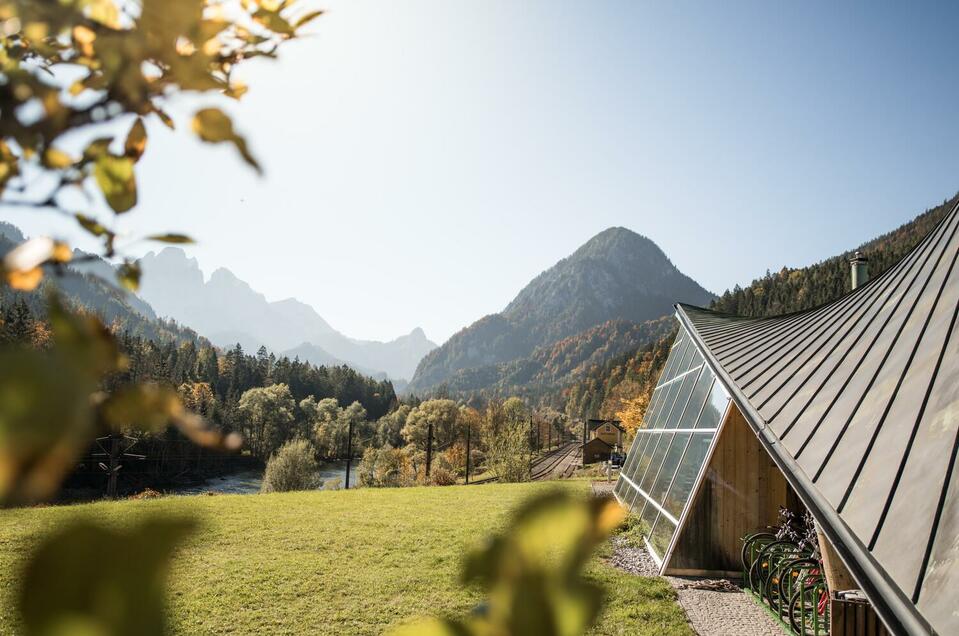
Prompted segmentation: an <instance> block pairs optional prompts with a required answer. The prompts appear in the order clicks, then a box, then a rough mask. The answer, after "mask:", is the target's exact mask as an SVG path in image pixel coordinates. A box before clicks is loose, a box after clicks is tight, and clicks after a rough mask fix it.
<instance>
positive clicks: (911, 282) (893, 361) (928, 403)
mask: <svg viewBox="0 0 959 636" xmlns="http://www.w3.org/2000/svg"><path fill="white" fill-rule="evenodd" d="M957 208H959V206H957V207H954V208H953V209H952V211H951V212H950V213H949V214H947V215H946V216H945V217H944V218H943V220H942V221H941V222H940V223H939V225H937V226H936V228H935V229H934V230H933V231H932V232H931V233H930V234H929V235H928V236H927V237H926V238H925V239H923V240H922V241H921V242H920V243H919V244H918V245H917V246H916V247H915V248H914V249H913V250H912V251H911V252H910V253H909V254H907V255H906V256H905V257H904V258H903V259H902V260H901V261H899V263H897V264H896V265H894V266H893V267H891V268H890V269H889V270H887V271H886V272H885V273H883V274H882V275H881V276H879V277H878V278H876V279H874V280H872V281H870V282H869V283H868V284H866V285H864V286H862V287H860V288H858V289H856V290H854V291H853V292H851V293H849V294H846V295H845V296H843V297H842V298H839V299H838V300H836V301H834V302H832V303H829V304H827V305H824V306H822V307H818V308H816V309H811V310H808V311H803V312H799V313H795V314H790V315H785V316H779V317H775V318H762V319H746V318H740V317H735V316H729V315H724V314H718V313H715V312H711V311H708V310H705V309H701V308H697V307H692V306H688V305H677V310H678V316H679V318H680V320H681V321H682V322H683V323H684V324H685V325H686V326H687V328H688V329H689V330H690V331H691V333H692V335H693V337H694V339H695V340H696V341H697V342H698V344H699V346H700V348H701V349H702V350H703V351H704V353H705V355H706V358H707V361H708V362H709V363H710V365H711V366H713V367H714V370H715V372H716V373H717V376H719V377H720V379H721V380H722V381H723V382H724V383H725V384H726V385H727V389H729V391H730V393H731V394H733V396H734V399H736V401H737V403H738V404H739V406H740V408H741V410H742V411H743V413H744V414H745V415H746V416H747V418H748V419H749V420H750V422H751V424H752V425H753V427H754V428H755V429H756V431H757V432H758V433H759V434H760V435H759V437H760V439H761V440H763V442H764V443H765V444H766V446H767V449H769V450H770V452H771V454H773V455H774V458H775V459H777V461H778V462H779V464H780V466H781V467H782V468H783V469H784V471H785V472H786V473H787V477H790V478H791V481H792V482H793V485H794V487H796V489H797V491H799V493H800V495H801V496H803V499H804V500H805V501H806V503H807V505H810V507H811V508H812V509H813V513H814V514H816V516H817V518H818V519H819V521H820V523H821V524H822V525H824V526H825V527H824V530H826V532H827V534H828V535H830V538H831V539H832V540H833V543H835V544H837V545H836V547H837V549H839V551H840V553H841V554H842V555H843V559H844V560H845V561H846V563H847V565H848V566H849V567H850V569H851V570H852V571H853V574H854V575H856V578H857V580H858V581H859V582H860V584H861V585H863V589H864V590H865V591H866V592H867V594H869V596H870V598H871V600H872V601H873V603H874V604H875V605H876V606H877V609H878V610H879V611H880V614H882V615H883V618H884V619H886V621H887V623H889V624H890V626H891V627H894V628H898V630H902V631H909V632H914V631H920V632H922V631H928V629H929V628H930V627H931V628H932V629H934V630H935V631H937V632H938V633H940V634H957V633H959V610H957V599H959V597H957V593H956V590H957V589H959V483H957V477H956V471H955V464H956V452H957V448H959V436H957V433H959V355H957V354H959V335H957V334H956V333H955V332H956V318H957V315H959V268H957V266H956V265H957V263H956V261H957V258H959V231H957V230H959V214H957ZM817 513H818V514H817Z"/></svg>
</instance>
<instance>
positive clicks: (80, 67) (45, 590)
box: [0, 0, 321, 634]
mask: <svg viewBox="0 0 959 636" xmlns="http://www.w3.org/2000/svg"><path fill="white" fill-rule="evenodd" d="M320 14H321V12H320V11H314V10H310V9H309V8H306V7H304V6H303V5H302V4H300V3H297V2H296V1H295V0H0V207H2V206H16V207H20V208H27V209H34V210H37V211H41V210H42V211H52V212H55V213H59V214H61V215H63V218H64V219H65V221H66V222H68V223H71V224H72V223H76V224H78V225H79V227H80V228H81V229H82V230H83V231H85V232H87V233H89V234H90V235H92V236H93V237H95V238H96V239H97V240H98V241H99V243H100V245H101V251H102V255H103V256H104V257H106V258H109V259H114V258H117V257H119V256H121V255H120V254H118V247H117V232H116V231H115V230H114V229H113V223H112V220H114V219H115V217H116V216H117V215H121V214H126V213H128V212H129V211H130V210H132V209H133V208H134V207H135V206H136V204H137V201H138V194H137V181H136V165H137V162H138V161H139V160H140V159H141V158H142V157H143V156H144V153H145V152H146V150H147V136H148V135H147V126H146V124H145V121H146V120H147V119H148V118H155V119H157V120H159V121H160V122H162V123H163V124H164V125H166V126H167V127H169V128H171V129H172V128H174V121H173V118H172V117H171V116H170V115H169V114H168V113H167V112H166V110H165V107H166V105H167V104H168V102H169V101H170V100H171V99H173V98H175V97H176V96H178V95H184V94H192V95H198V96H217V95H223V96H226V97H229V98H232V99H240V97H242V96H243V94H244V93H246V91H247V87H246V86H245V85H244V84H243V83H242V82H241V81H239V80H238V79H236V77H235V71H236V69H237V68H238V67H239V66H240V65H241V64H242V63H243V62H245V61H247V60H250V59H254V58H258V57H266V58H272V57H275V56H276V52H277V49H278V47H279V46H280V45H281V44H282V43H284V42H286V41H288V40H291V39H293V38H296V37H298V36H299V35H300V29H301V28H302V27H303V26H304V25H306V24H307V23H309V22H310V21H311V20H313V19H314V18H316V17H317V16H319V15H320ZM191 128H192V131H193V133H194V134H195V135H196V136H197V137H198V138H199V139H201V140H202V141H204V142H207V143H214V144H216V143H227V144H231V145H232V146H234V147H235V149H236V150H237V152H238V153H239V155H240V157H241V158H242V159H243V160H244V161H245V162H246V163H247V164H249V165H250V166H251V167H252V168H253V169H255V170H256V171H257V172H260V170H261V169H260V165H259V163H258V162H257V160H256V159H255V158H254V157H253V155H252V153H251V152H250V150H249V149H248V147H247V143H246V140H245V139H244V138H243V137H242V136H241V135H240V134H239V133H237V132H236V131H235V129H234V126H233V122H232V121H231V119H230V118H229V116H228V115H226V113H224V112H223V111H222V110H220V109H219V108H216V107H204V108H202V109H200V110H198V111H197V112H196V113H195V114H194V116H193V119H192V125H191ZM77 202H80V203H79V205H78V203H77ZM106 217H109V219H110V220H109V221H108V220H105V219H106ZM144 238H147V239H150V240H155V241H161V242H166V243H189V242H191V239H190V238H189V237H188V236H186V235H183V234H176V233H169V234H160V235H154V236H149V237H144ZM73 257H74V253H73V252H72V250H71V249H70V246H69V245H66V244H65V243H62V242H59V241H55V240H52V239H50V238H46V237H37V238H32V239H30V240H27V241H25V242H24V243H22V244H21V245H18V246H16V247H15V248H14V249H12V250H11V251H10V252H8V253H7V254H6V255H5V256H4V257H3V259H2V261H0V284H6V285H9V286H10V287H12V288H14V289H17V290H21V291H32V290H35V289H36V288H37V286H38V285H39V284H40V283H41V281H42V280H43V278H44V276H45V275H46V274H47V273H50V272H54V273H56V272H59V271H62V269H63V267H64V266H65V264H66V263H68V262H70V261H71V259H72V258H73ZM117 276H118V278H119V281H120V283H121V284H122V285H123V286H125V287H126V288H127V289H130V290H135V289H137V287H138V286H139V279H140V269H139V265H138V264H137V263H136V261H134V260H132V259H130V258H125V259H123V262H122V263H121V265H120V266H119V267H118V268H117ZM47 313H48V316H47V318H48V321H49V324H50V326H51V331H52V341H53V346H51V347H48V348H46V349H45V350H38V349H33V348H29V347H8V348H6V349H4V350H0V505H2V506H8V505H16V504H23V503H29V502H33V501H36V500H42V499H45V498H48V497H50V496H52V495H53V494H54V493H55V492H56V491H57V490H58V488H59V486H60V484H61V482H62V480H63V478H64V477H65V476H66V474H67V473H68V472H69V471H70V470H71V469H72V468H73V467H74V466H75V464H76V460H77V457H78V455H79V453H81V452H82V451H83V449H84V448H85V447H86V446H87V445H88V444H89V443H90V442H91V441H92V438H93V437H95V436H96V434H98V433H100V432H102V431H104V430H113V431H118V430H125V429H128V428H136V429H138V430H158V429H162V428H164V427H166V426H167V425H169V424H173V425H175V426H177V427H178V428H179V429H180V430H181V431H183V432H184V433H185V434H186V435H187V436H188V437H190V438H191V439H192V440H194V441H195V442H196V443H199V444H203V445H205V446H213V447H220V448H224V449H236V448H238V447H239V445H240V439H239V438H238V437H236V436H235V435H234V436H230V435H228V436H223V435H221V434H220V433H219V432H217V431H216V430H214V429H212V428H209V427H207V426H206V424H205V423H204V422H203V420H202V419H201V418H200V417H198V416H197V415H195V414H193V413H190V412H188V411H187V410H186V409H185V408H184V407H183V405H182V403H181V402H180V400H179V398H178V397H177V394H176V392H175V391H174V390H173V388H172V387H163V386H159V385H155V384H146V383H139V384H137V383H134V384H129V385H127V386H124V387H122V388H120V389H118V390H116V391H114V392H113V393H111V394H107V393H105V392H103V391H102V386H103V381H104V379H105V378H106V377H107V376H108V375H109V374H112V373H115V372H117V371H119V370H121V369H123V368H124V366H125V365H126V364H127V361H126V359H125V358H124V356H123V355H122V354H121V353H120V351H119V348H118V346H117V342H116V340H115V338H114V336H113V334H112V333H110V331H109V330H108V329H107V328H106V327H105V326H104V325H103V323H102V322H101V321H100V320H99V318H97V317H96V316H93V315H90V314H87V313H84V312H82V311H77V310H74V309H72V308H70V307H68V306H67V305H66V304H65V303H64V302H63V301H62V300H60V299H59V298H58V297H57V295H56V294H52V295H51V296H50V298H49V300H48V311H47ZM192 525H193V524H192V522H190V521H188V520H179V521H176V520H169V519H153V520H150V521H147V522H144V523H143V524H141V525H140V526H138V527H135V528H128V529H127V530H125V531H123V532H113V531H108V530H106V529H103V528H99V527H97V526H96V525H93V524H91V523H89V522H75V523H73V524H71V525H69V526H67V527H63V528H60V529H59V530H58V532H57V533H56V534H55V535H53V536H50V537H48V538H47V539H46V540H45V541H44V542H43V543H42V544H41V545H40V546H39V547H37V549H36V550H35V552H34V553H33V556H32V558H31V559H30V562H29V563H28V565H27V568H26V571H25V572H24V576H23V587H22V590H21V600H20V612H21V616H22V618H23V621H24V627H25V630H26V633H28V634H75V633H87V634H93V633H96V634H128V633H142V634H156V633H162V632H163V625H164V623H163V616H162V605H163V594H162V593H163V576H164V572H165V569H166V567H167V564H168V560H169V556H170V554H171V552H172V549H173V547H174V546H175V545H176V544H177V543H178V542H179V541H180V540H181V539H182V537H183V536H185V535H186V534H187V533H188V532H189V530H190V528H191V527H192ZM105 564H106V565H105ZM91 573H92V574H93V576H92V578H91Z"/></svg>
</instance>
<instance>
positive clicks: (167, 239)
mask: <svg viewBox="0 0 959 636" xmlns="http://www.w3.org/2000/svg"><path fill="white" fill-rule="evenodd" d="M147 239H148V240H150V241H159V242H161V243H174V244H190V243H194V242H195V241H194V240H193V239H192V238H190V237H189V236H187V235H186V234H154V235H152V236H148V237H147Z"/></svg>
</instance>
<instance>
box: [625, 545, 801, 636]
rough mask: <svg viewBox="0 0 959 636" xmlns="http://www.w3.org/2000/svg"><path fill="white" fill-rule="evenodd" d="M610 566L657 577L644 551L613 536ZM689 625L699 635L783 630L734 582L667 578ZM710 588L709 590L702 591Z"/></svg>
mask: <svg viewBox="0 0 959 636" xmlns="http://www.w3.org/2000/svg"><path fill="white" fill-rule="evenodd" d="M612 544H613V555H612V557H610V558H609V561H608V562H609V564H610V565H612V566H613V567H617V568H619V569H621V570H624V571H626V572H629V573H630V574H636V575H637V576H657V573H658V572H659V568H658V567H657V566H656V563H655V562H654V561H653V559H652V557H650V556H649V553H647V552H646V550H645V549H643V548H633V547H630V546H628V545H626V543H625V541H624V540H623V538H622V537H613V539H612ZM666 580H667V581H669V582H670V583H671V584H672V585H673V587H674V588H676V596H677V597H678V599H679V604H680V605H681V606H682V608H683V609H684V610H685V611H686V617H687V618H688V619H689V624H690V625H691V626H692V628H693V629H694V630H695V631H696V633H697V634H699V635H700V636H784V633H785V632H783V630H782V628H780V626H779V625H778V624H777V623H776V621H774V620H773V619H772V617H770V616H769V615H768V614H766V612H765V611H763V609H762V608H761V607H759V606H758V605H757V604H756V603H755V602H754V601H753V600H752V599H751V598H749V597H748V596H747V595H746V593H745V592H743V591H742V590H741V589H740V588H739V587H738V586H737V585H736V584H735V583H732V582H730V581H727V580H725V579H709V580H706V579H694V578H685V577H683V578H679V577H673V576H667V577H666ZM701 588H709V589H701Z"/></svg>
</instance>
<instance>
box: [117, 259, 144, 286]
mask: <svg viewBox="0 0 959 636" xmlns="http://www.w3.org/2000/svg"><path fill="white" fill-rule="evenodd" d="M142 274H143V271H142V270H141V269H140V264H139V263H137V262H136V261H127V262H126V263H124V264H123V265H121V266H120V267H119V268H118V269H117V280H118V281H120V284H121V285H122V286H123V288H124V289H126V290H128V291H132V292H135V291H136V290H138V289H140V276H141V275H142Z"/></svg>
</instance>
